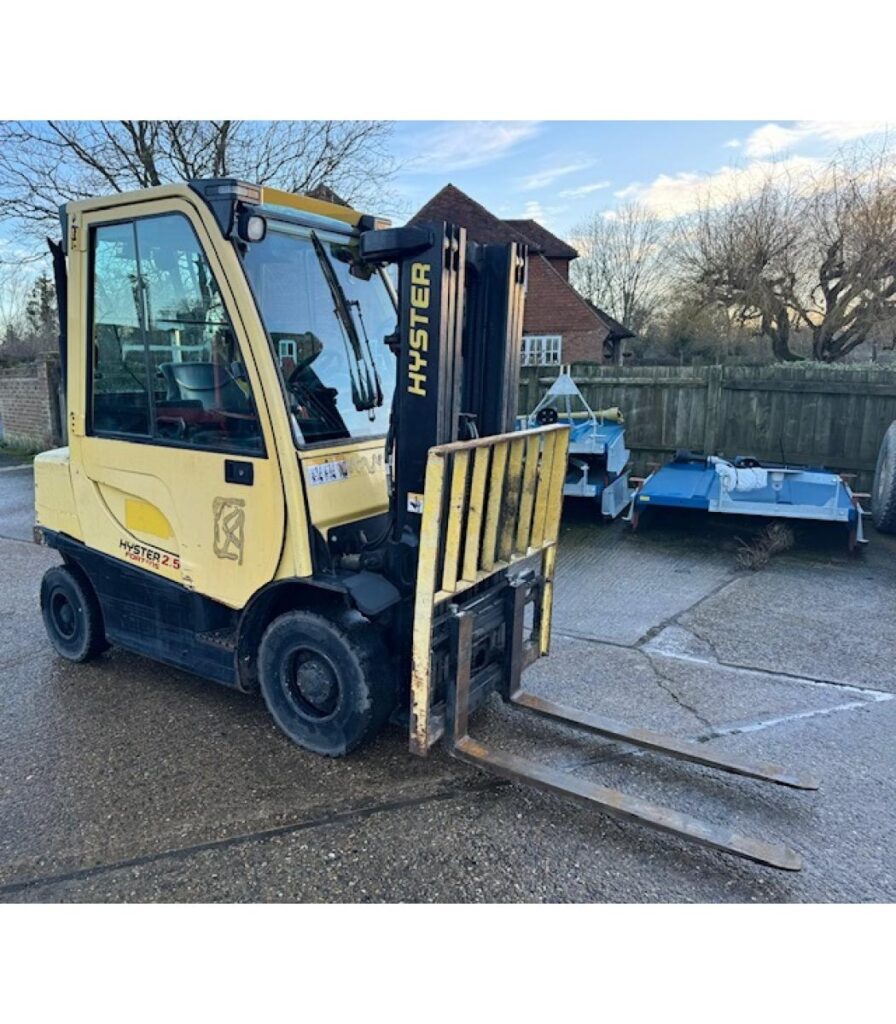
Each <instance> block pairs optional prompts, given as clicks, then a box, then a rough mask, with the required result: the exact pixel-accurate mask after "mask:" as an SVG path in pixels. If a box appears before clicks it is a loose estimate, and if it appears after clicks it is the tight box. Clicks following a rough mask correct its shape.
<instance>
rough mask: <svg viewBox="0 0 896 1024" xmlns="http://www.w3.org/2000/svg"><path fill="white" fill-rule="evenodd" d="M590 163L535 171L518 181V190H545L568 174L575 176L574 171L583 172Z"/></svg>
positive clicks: (564, 165)
mask: <svg viewBox="0 0 896 1024" xmlns="http://www.w3.org/2000/svg"><path fill="white" fill-rule="evenodd" d="M590 166H591V164H590V163H577V164H563V165H561V166H560V167H548V168H546V169H545V170H543V171H536V172H535V174H532V175H530V176H529V177H528V178H524V179H522V180H521V181H520V183H519V185H518V188H519V190H520V192H531V191H533V190H534V189H537V188H546V187H547V186H548V185H550V184H552V183H553V182H555V181H556V180H557V179H558V178H565V177H566V176H567V175H568V174H575V173H576V171H584V170H585V168H586V167H590Z"/></svg>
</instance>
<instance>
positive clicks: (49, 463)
mask: <svg viewBox="0 0 896 1024" xmlns="http://www.w3.org/2000/svg"><path fill="white" fill-rule="evenodd" d="M34 517H35V521H36V523H37V525H38V526H45V527H46V528H47V529H48V530H56V531H58V532H59V533H64V534H67V535H68V536H69V537H74V538H75V539H76V540H83V539H84V538H83V534H82V531H81V523H80V521H79V519H78V512H77V508H76V506H75V500H74V497H73V496H72V481H71V466H70V463H69V450H68V448H55V449H54V450H53V451H49V452H41V454H40V455H38V456H37V457H36V458H35V460H34Z"/></svg>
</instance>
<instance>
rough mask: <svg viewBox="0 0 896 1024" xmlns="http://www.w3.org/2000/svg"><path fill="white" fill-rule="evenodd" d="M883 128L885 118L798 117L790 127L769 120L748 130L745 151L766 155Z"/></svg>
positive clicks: (754, 155) (858, 136) (857, 136)
mask: <svg viewBox="0 0 896 1024" xmlns="http://www.w3.org/2000/svg"><path fill="white" fill-rule="evenodd" d="M886 130H887V122H886V121H798V122H797V123H796V124H795V125H792V126H791V127H785V126H784V125H780V124H776V123H775V122H769V123H768V124H764V125H762V127H761V128H757V129H756V130H755V131H753V132H751V134H750V135H749V137H748V138H747V142H746V148H745V152H746V155H747V156H748V157H751V158H755V159H760V160H761V159H768V158H769V157H772V156H776V155H777V154H779V153H784V152H787V151H788V150H791V149H793V148H794V147H795V146H797V145H800V144H802V143H806V142H821V143H828V144H833V145H838V144H840V143H844V142H853V141H855V140H856V139H861V138H865V137H866V136H869V135H877V134H880V133H882V132H885V131H886Z"/></svg>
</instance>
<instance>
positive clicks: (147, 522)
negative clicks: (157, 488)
mask: <svg viewBox="0 0 896 1024" xmlns="http://www.w3.org/2000/svg"><path fill="white" fill-rule="evenodd" d="M124 525H125V526H126V527H127V528H128V529H129V530H130V531H131V532H132V533H150V534H152V535H153V537H160V538H161V539H162V540H167V539H168V538H169V537H173V536H174V530H172V529H171V523H169V522H168V520H167V519H166V518H165V516H164V515H163V514H162V513H161V512H160V511H159V510H158V509H157V508H156V507H155V505H150V503H149V502H148V501H141V500H140V499H139V498H125V502H124Z"/></svg>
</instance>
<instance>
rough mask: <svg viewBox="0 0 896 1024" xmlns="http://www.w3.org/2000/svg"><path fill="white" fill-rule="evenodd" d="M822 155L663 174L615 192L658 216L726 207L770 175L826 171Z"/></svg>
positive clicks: (805, 175)
mask: <svg viewBox="0 0 896 1024" xmlns="http://www.w3.org/2000/svg"><path fill="white" fill-rule="evenodd" d="M824 166H825V161H824V160H822V159H821V158H819V157H807V156H794V157H790V158H788V159H786V160H778V161H771V160H754V161H752V162H751V163H749V164H747V165H746V166H744V167H721V168H719V169H718V170H717V171H714V172H713V173H711V174H696V173H694V172H681V173H679V174H660V175H659V176H658V177H656V178H654V180H653V181H652V182H650V183H649V184H646V185H645V184H643V183H641V182H633V183H632V184H631V185H627V186H626V187H625V188H623V189H620V190H619V191H617V192H614V193H613V195H614V196H615V197H616V198H617V199H621V200H623V201H625V200H632V201H635V202H639V203H642V204H643V205H644V206H646V207H647V208H648V209H650V210H652V211H654V212H655V213H656V214H657V215H658V216H660V217H665V218H670V217H675V216H678V215H679V214H684V213H692V212H693V211H694V210H696V209H697V208H698V207H699V206H700V205H701V204H703V203H709V204H710V205H712V206H722V205H723V204H724V203H725V202H727V201H728V200H730V199H731V198H732V197H734V196H735V195H749V194H750V193H755V192H757V191H758V190H759V189H761V188H762V186H763V184H764V183H765V182H767V181H768V180H769V178H770V177H771V178H776V177H778V178H784V177H788V178H790V179H791V180H795V181H797V182H799V181H800V180H801V179H803V180H805V181H808V180H810V179H812V178H814V177H816V176H817V175H818V174H820V173H821V172H822V170H823V169H824Z"/></svg>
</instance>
